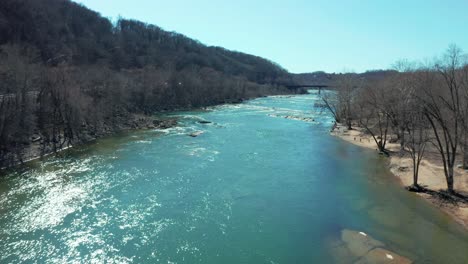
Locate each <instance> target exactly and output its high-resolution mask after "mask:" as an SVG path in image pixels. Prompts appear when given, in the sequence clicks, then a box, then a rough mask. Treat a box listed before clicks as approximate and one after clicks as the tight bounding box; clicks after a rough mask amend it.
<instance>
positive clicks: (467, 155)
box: [463, 132, 468, 169]
mask: <svg viewBox="0 0 468 264" xmlns="http://www.w3.org/2000/svg"><path fill="white" fill-rule="evenodd" d="M463 169H468V133H466V132H465V133H464V135H463Z"/></svg>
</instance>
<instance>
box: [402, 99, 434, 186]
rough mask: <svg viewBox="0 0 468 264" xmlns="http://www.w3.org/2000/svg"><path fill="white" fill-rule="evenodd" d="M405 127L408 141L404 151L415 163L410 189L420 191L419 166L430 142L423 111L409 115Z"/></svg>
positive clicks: (417, 110) (419, 110)
mask: <svg viewBox="0 0 468 264" xmlns="http://www.w3.org/2000/svg"><path fill="white" fill-rule="evenodd" d="M405 125H406V128H405V130H406V131H407V132H408V139H407V140H406V141H405V145H404V150H405V151H406V152H408V153H409V155H410V157H411V160H412V163H413V185H412V186H410V187H409V189H410V190H413V191H420V190H421V187H420V186H419V184H418V178H419V166H420V164H421V161H422V159H423V157H424V153H425V151H426V145H427V143H428V141H429V134H428V122H427V119H426V117H425V116H424V114H423V112H422V109H420V108H414V111H412V112H411V113H410V114H409V115H408V119H407V122H406V123H405Z"/></svg>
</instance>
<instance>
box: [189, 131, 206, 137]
mask: <svg viewBox="0 0 468 264" xmlns="http://www.w3.org/2000/svg"><path fill="white" fill-rule="evenodd" d="M203 133H205V132H203V131H195V132H192V133H190V134H189V136H191V137H198V136H199V135H201V134H203Z"/></svg>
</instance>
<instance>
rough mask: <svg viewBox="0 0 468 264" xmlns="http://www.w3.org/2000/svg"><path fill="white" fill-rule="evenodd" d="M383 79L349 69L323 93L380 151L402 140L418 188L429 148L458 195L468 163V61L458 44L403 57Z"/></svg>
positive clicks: (342, 117) (337, 112)
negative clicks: (413, 58) (419, 58)
mask: <svg viewBox="0 0 468 264" xmlns="http://www.w3.org/2000/svg"><path fill="white" fill-rule="evenodd" d="M383 73H384V74H383V75H382V74H380V75H379V76H378V77H374V78H373V77H372V76H368V77H367V78H364V77H362V76H361V75H358V74H353V73H346V74H342V75H339V76H335V78H334V80H333V86H334V87H335V89H336V91H333V92H328V93H326V94H325V95H324V96H323V98H322V99H323V102H324V105H325V107H326V108H327V109H328V110H329V111H330V112H331V113H332V115H333V116H334V118H335V121H336V122H337V123H341V124H344V125H345V126H346V127H347V128H348V129H353V126H358V127H361V128H362V129H363V130H364V131H365V132H366V133H367V134H368V135H370V136H371V137H372V139H373V140H374V142H375V145H376V147H377V149H378V150H379V151H380V152H381V153H384V154H388V149H387V142H389V141H391V140H393V141H395V142H399V144H400V151H401V152H402V153H408V154H409V156H410V157H411V159H412V163H413V186H411V189H412V190H414V191H421V190H423V188H421V186H420V185H419V184H418V176H419V165H420V163H421V161H422V159H423V157H424V155H425V153H426V152H427V150H428V149H429V148H431V149H433V150H434V151H436V152H437V153H438V156H439V158H440V161H441V163H442V164H443V168H444V175H443V176H444V177H445V181H446V184H447V191H448V193H450V194H455V190H454V180H455V178H454V173H455V170H454V169H455V168H456V166H457V165H459V164H458V163H460V165H459V166H460V167H463V168H467V167H468V60H467V55H466V54H464V53H463V51H462V50H461V49H460V48H459V47H457V46H456V45H450V47H449V48H448V49H447V50H446V51H445V53H444V54H443V55H441V56H439V57H438V58H436V59H434V60H432V61H425V62H409V61H407V60H400V61H398V62H397V63H395V65H394V69H393V70H391V71H385V72H383Z"/></svg>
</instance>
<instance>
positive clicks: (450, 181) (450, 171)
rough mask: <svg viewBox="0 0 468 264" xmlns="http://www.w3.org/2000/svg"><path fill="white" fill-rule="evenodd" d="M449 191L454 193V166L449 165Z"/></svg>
mask: <svg viewBox="0 0 468 264" xmlns="http://www.w3.org/2000/svg"><path fill="white" fill-rule="evenodd" d="M447 191H448V192H449V193H454V190H453V166H449V167H448V175H447Z"/></svg>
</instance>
